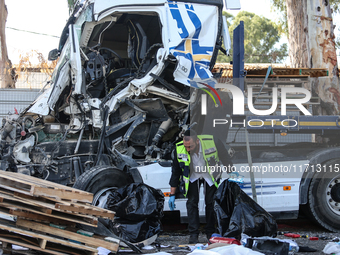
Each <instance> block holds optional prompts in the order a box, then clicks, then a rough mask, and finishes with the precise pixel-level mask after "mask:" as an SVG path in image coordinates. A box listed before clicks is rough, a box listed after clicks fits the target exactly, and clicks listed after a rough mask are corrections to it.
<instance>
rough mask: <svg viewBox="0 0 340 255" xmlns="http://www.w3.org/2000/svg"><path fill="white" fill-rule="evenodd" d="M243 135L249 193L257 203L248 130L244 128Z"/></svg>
mask: <svg viewBox="0 0 340 255" xmlns="http://www.w3.org/2000/svg"><path fill="white" fill-rule="evenodd" d="M245 133H246V144H247V158H248V164H249V169H250V171H249V174H250V182H251V192H252V195H253V199H254V201H255V202H256V203H257V196H256V188H255V177H254V172H253V162H252V160H251V152H250V146H249V137H248V130H247V129H246V128H245Z"/></svg>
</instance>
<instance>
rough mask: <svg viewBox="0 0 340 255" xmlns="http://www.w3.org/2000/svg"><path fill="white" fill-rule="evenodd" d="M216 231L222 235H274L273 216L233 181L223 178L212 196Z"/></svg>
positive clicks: (275, 228) (275, 227)
mask: <svg viewBox="0 0 340 255" xmlns="http://www.w3.org/2000/svg"><path fill="white" fill-rule="evenodd" d="M214 210H215V213H216V218H217V223H218V231H219V233H220V234H221V235H222V236H224V237H235V238H239V237H240V235H241V233H244V234H247V235H248V236H251V237H260V236H276V232H277V224H276V221H275V219H274V218H273V216H272V215H271V214H270V213H268V212H266V211H265V210H264V209H263V208H262V207H261V206H260V205H259V204H257V203H256V202H255V201H254V200H253V199H252V198H250V197H249V196H248V195H247V194H246V193H245V192H244V191H243V190H241V188H240V187H239V186H238V184H237V183H235V182H229V181H228V180H225V181H224V182H223V183H221V184H220V186H219V188H218V189H217V191H216V193H215V196H214Z"/></svg>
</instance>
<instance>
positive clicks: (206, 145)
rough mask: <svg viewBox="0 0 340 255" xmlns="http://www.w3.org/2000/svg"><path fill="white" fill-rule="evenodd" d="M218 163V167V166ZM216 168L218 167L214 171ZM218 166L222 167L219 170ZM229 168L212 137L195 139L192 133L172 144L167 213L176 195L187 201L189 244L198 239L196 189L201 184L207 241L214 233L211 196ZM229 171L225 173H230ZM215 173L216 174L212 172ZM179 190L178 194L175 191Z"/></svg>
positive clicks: (219, 144) (222, 149) (222, 148)
mask: <svg viewBox="0 0 340 255" xmlns="http://www.w3.org/2000/svg"><path fill="white" fill-rule="evenodd" d="M221 161H222V164H223V165H222V164H221ZM216 166H220V167H216ZM221 166H224V167H223V168H221ZM228 166H229V167H230V168H231V167H232V162H231V159H230V156H229V154H228V151H227V149H226V147H225V146H224V145H223V143H222V142H221V141H220V140H218V139H214V137H213V136H212V135H197V133H196V132H195V131H194V130H187V131H186V132H185V133H184V137H183V141H182V142H179V143H177V144H176V149H175V153H174V156H173V164H172V174H171V178H170V181H169V184H170V186H171V193H170V199H169V207H170V210H174V209H175V208H176V205H175V197H176V191H177V192H180V193H182V194H183V195H184V196H185V197H187V198H188V200H187V203H186V207H187V213H188V230H189V234H190V238H189V243H190V244H193V243H197V242H198V235H199V227H200V221H199V211H198V203H199V189H200V186H201V185H202V184H203V186H204V194H205V205H206V206H205V216H206V227H205V233H206V235H207V238H208V240H209V239H210V237H211V235H212V234H213V233H215V230H216V228H215V215H214V199H213V198H214V194H215V192H216V190H217V188H218V183H219V179H220V177H221V174H222V171H221V170H223V171H224V170H225V169H228ZM230 168H229V169H230ZM215 170H219V171H215ZM177 187H179V190H178V188H177Z"/></svg>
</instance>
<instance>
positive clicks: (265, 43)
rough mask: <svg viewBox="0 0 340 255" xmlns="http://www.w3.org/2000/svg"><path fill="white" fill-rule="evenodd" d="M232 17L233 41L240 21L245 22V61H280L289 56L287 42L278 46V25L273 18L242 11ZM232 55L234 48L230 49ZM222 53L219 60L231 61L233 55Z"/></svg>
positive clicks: (230, 31) (231, 30)
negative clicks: (234, 32)
mask: <svg viewBox="0 0 340 255" xmlns="http://www.w3.org/2000/svg"><path fill="white" fill-rule="evenodd" d="M230 18H231V21H232V25H231V26H229V33H230V37H231V41H232V39H233V30H234V29H235V28H236V26H237V25H239V24H240V21H243V22H244V49H245V59H244V62H245V63H279V62H282V60H283V59H284V58H285V57H286V56H287V44H283V45H281V46H280V47H279V48H276V47H275V45H276V44H277V43H278V42H279V40H280V33H279V30H278V26H277V25H276V24H275V23H274V22H273V21H271V20H269V19H267V18H265V17H262V16H258V15H256V14H254V13H250V12H246V11H241V12H239V13H238V14H237V16H236V17H235V18H232V17H230ZM230 53H231V56H232V50H231V51H230ZM231 56H230V57H228V56H225V55H222V54H220V55H219V56H218V58H217V62H230V61H232V57H231Z"/></svg>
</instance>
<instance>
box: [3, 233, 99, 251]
mask: <svg viewBox="0 0 340 255" xmlns="http://www.w3.org/2000/svg"><path fill="white" fill-rule="evenodd" d="M27 239H28V238H25V240H23V237H22V236H20V235H18V234H15V233H9V234H2V233H0V241H2V242H8V243H11V244H15V245H19V246H22V247H25V248H29V249H32V250H35V251H41V252H44V253H49V254H55V255H70V254H73V255H80V254H84V255H85V254H88V252H90V251H88V252H86V251H85V250H80V249H76V250H75V249H72V248H71V247H68V246H61V245H60V244H58V245H53V244H48V245H47V246H46V247H45V248H44V249H43V248H40V247H38V246H36V245H33V244H30V243H27V242H26V241H27ZM6 250H7V251H11V249H6ZM24 252H25V254H26V253H28V251H24ZM29 254H33V253H29ZM34 254H36V253H34ZM91 254H98V252H95V251H92V252H91Z"/></svg>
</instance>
